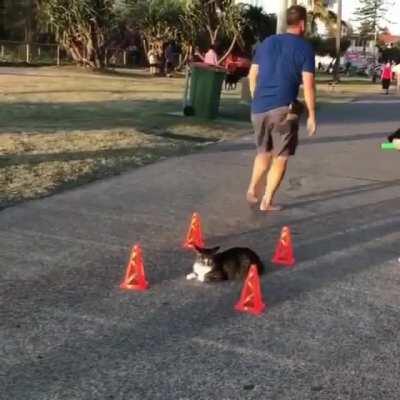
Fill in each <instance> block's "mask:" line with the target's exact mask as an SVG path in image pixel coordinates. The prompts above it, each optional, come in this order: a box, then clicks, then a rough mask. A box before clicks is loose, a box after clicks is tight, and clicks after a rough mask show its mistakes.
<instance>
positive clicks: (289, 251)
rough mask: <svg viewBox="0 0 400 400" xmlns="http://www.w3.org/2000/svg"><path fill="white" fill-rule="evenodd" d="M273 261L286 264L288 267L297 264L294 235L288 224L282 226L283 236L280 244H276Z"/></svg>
mask: <svg viewBox="0 0 400 400" xmlns="http://www.w3.org/2000/svg"><path fill="white" fill-rule="evenodd" d="M272 262H273V263H274V264H278V265H284V266H286V267H292V266H293V265H294V264H295V259H294V256H293V244H292V235H291V233H290V229H289V227H287V226H284V227H283V228H282V231H281V236H280V238H279V241H278V244H277V245H276V250H275V255H274V257H273V258H272Z"/></svg>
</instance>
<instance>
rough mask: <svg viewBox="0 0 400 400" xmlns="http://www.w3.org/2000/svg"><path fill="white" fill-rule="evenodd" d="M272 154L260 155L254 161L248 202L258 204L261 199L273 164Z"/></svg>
mask: <svg viewBox="0 0 400 400" xmlns="http://www.w3.org/2000/svg"><path fill="white" fill-rule="evenodd" d="M271 158H272V154H271V153H270V152H265V153H259V154H257V156H256V158H255V159H254V164H253V173H252V176H251V180H250V184H249V188H248V190H247V201H248V202H249V203H256V202H257V201H258V199H259V198H260V197H261V196H260V194H261V193H262V190H263V186H264V184H265V176H266V173H267V172H268V169H269V167H270V164H271Z"/></svg>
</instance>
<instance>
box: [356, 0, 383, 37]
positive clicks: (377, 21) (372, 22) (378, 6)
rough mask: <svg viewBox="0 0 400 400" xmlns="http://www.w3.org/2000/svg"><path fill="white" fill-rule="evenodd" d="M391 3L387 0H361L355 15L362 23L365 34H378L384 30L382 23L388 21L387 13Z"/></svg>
mask: <svg viewBox="0 0 400 400" xmlns="http://www.w3.org/2000/svg"><path fill="white" fill-rule="evenodd" d="M389 5H390V4H389V3H388V2H387V1H386V0H360V7H358V8H357V9H356V11H355V15H356V21H358V22H360V23H361V26H362V33H363V35H364V36H367V35H368V34H369V35H376V34H378V32H379V31H380V30H382V26H381V24H382V23H383V22H385V21H386V22H387V21H388V20H387V19H386V15H387V12H388V9H387V7H388V6H389Z"/></svg>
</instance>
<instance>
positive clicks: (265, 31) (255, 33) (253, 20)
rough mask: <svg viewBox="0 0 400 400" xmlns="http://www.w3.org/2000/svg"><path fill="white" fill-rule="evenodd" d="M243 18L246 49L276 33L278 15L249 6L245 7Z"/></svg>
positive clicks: (243, 35)
mask: <svg viewBox="0 0 400 400" xmlns="http://www.w3.org/2000/svg"><path fill="white" fill-rule="evenodd" d="M242 16H243V18H244V21H245V23H244V24H243V31H242V37H243V41H244V43H245V48H246V49H251V48H252V46H253V45H254V44H255V43H256V42H257V41H258V40H259V41H263V40H264V39H265V38H266V37H268V36H271V35H273V34H275V33H276V25H277V19H276V15H275V14H266V13H265V12H264V11H263V9H262V8H261V7H255V6H251V5H247V6H245V7H243V11H242Z"/></svg>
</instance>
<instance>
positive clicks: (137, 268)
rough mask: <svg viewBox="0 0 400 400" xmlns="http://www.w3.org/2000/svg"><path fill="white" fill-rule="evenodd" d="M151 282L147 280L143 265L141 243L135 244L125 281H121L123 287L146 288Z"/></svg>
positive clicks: (132, 288)
mask: <svg viewBox="0 0 400 400" xmlns="http://www.w3.org/2000/svg"><path fill="white" fill-rule="evenodd" d="M148 287H149V284H148V282H147V280H146V276H145V273H144V265H143V256H142V249H141V248H140V245H138V244H137V245H135V246H134V247H133V249H132V254H131V258H130V260H129V264H128V267H127V268H126V274H125V278H124V281H123V282H122V283H121V285H120V288H121V289H127V290H142V291H143V290H146V289H148Z"/></svg>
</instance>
